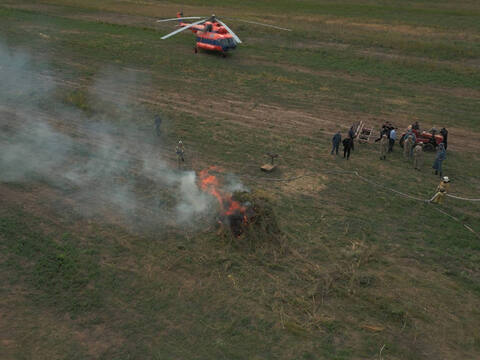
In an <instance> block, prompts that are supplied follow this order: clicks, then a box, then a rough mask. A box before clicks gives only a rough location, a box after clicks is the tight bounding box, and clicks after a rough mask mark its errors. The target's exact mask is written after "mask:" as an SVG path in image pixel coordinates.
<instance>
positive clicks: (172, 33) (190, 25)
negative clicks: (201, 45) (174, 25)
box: [161, 19, 208, 40]
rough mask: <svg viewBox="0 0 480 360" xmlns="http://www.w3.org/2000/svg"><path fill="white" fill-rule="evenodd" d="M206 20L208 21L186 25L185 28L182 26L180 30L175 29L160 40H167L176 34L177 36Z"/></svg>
mask: <svg viewBox="0 0 480 360" xmlns="http://www.w3.org/2000/svg"><path fill="white" fill-rule="evenodd" d="M207 20H208V19H202V20H200V21H197V22H194V23H191V24H189V25H187V26H183V27H181V28H180V29H177V30H175V31H172V32H171V33H170V34H167V35H165V36H162V38H161V39H162V40H165V39H168V38H169V37H170V36H173V35H176V34H178V33H179V32H182V31H184V30H187V29H190V28H191V27H192V26H195V25H200V24H202V23H204V22H205V21H207Z"/></svg>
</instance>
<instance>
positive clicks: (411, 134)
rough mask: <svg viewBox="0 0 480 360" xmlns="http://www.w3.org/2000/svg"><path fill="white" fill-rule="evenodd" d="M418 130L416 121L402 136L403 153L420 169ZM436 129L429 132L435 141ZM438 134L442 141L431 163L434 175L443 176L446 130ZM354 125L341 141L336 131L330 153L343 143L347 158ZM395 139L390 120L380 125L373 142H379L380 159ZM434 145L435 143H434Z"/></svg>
mask: <svg viewBox="0 0 480 360" xmlns="http://www.w3.org/2000/svg"><path fill="white" fill-rule="evenodd" d="M414 130H415V131H417V132H418V131H420V125H419V124H418V121H416V122H415V123H413V124H412V125H410V126H409V127H408V128H407V131H406V133H405V135H404V137H403V139H404V142H403V155H404V157H405V159H406V160H412V159H413V168H414V169H415V170H421V168H422V166H423V147H424V144H423V142H422V141H417V136H416V135H415V131H414ZM436 132H438V130H436V129H435V127H433V128H432V130H431V131H430V133H431V134H432V141H433V142H434V143H435V141H436V140H435V134H436ZM440 134H441V135H442V137H443V142H442V143H440V144H439V145H438V150H437V154H436V156H435V162H434V163H433V169H434V170H435V175H439V176H440V177H442V176H443V169H442V163H443V161H444V160H445V159H446V157H447V152H446V150H447V139H448V131H447V129H445V128H442V129H441V130H440ZM355 136H356V135H355V130H354V127H353V126H352V127H350V129H349V131H348V135H347V137H346V138H345V139H343V141H342V135H341V133H340V131H337V132H336V133H335V135H333V138H332V151H331V152H330V153H331V154H332V155H333V154H336V155H338V150H339V147H340V144H341V143H342V144H343V157H344V158H346V159H347V160H348V159H349V158H350V152H351V151H352V150H354V138H355ZM396 140H397V128H396V127H394V126H393V125H392V124H391V123H390V122H385V123H384V124H383V125H382V129H381V130H380V137H379V138H378V139H376V140H375V142H380V160H386V159H387V154H388V153H391V152H393V148H394V146H395V141H396ZM435 145H436V143H435Z"/></svg>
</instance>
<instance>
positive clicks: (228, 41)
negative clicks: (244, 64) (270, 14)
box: [157, 11, 292, 57]
mask: <svg viewBox="0 0 480 360" xmlns="http://www.w3.org/2000/svg"><path fill="white" fill-rule="evenodd" d="M193 19H195V20H196V19H200V20H198V21H196V22H193V23H185V22H183V20H193ZM236 20H237V21H241V22H246V23H250V24H255V25H261V26H267V27H271V28H274V29H279V30H284V31H292V30H291V29H287V28H282V27H279V26H274V25H270V24H263V23H259V22H256V21H248V20H240V19H236ZM166 21H178V22H179V24H178V26H179V27H180V29H177V30H175V31H172V32H171V33H169V34H167V35H165V36H162V40H165V39H168V38H169V37H171V36H173V35H176V34H178V33H180V32H182V31H184V30H187V29H190V30H191V31H192V32H193V33H194V34H195V35H196V39H195V48H194V50H195V53H197V52H198V49H204V50H209V51H216V52H220V53H221V54H222V56H223V57H225V56H226V54H227V52H229V51H232V50H234V49H235V48H236V47H237V44H241V43H242V40H240V38H239V37H238V36H237V35H236V34H235V33H234V32H233V31H232V30H231V29H230V28H229V27H228V26H227V25H226V24H225V23H224V22H222V21H220V20H219V19H218V18H217V17H216V16H215V14H212V16H210V17H200V16H189V17H184V16H183V12H181V11H180V12H178V13H177V17H175V18H172V19H163V20H157V22H166Z"/></svg>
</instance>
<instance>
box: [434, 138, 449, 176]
mask: <svg viewBox="0 0 480 360" xmlns="http://www.w3.org/2000/svg"><path fill="white" fill-rule="evenodd" d="M446 158H447V152H446V151H445V145H443V143H441V144H440V145H438V150H437V156H436V157H435V162H434V163H433V166H432V167H433V168H434V169H435V175H440V177H442V163H443V161H444V160H445V159H446Z"/></svg>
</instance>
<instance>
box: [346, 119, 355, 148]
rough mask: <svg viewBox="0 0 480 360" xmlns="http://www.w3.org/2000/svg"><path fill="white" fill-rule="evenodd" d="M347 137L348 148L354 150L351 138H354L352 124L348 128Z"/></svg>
mask: <svg viewBox="0 0 480 360" xmlns="http://www.w3.org/2000/svg"><path fill="white" fill-rule="evenodd" d="M348 137H349V138H350V149H352V151H353V150H354V145H353V144H354V143H353V139H354V138H355V130H353V125H352V126H351V127H350V130H348Z"/></svg>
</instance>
